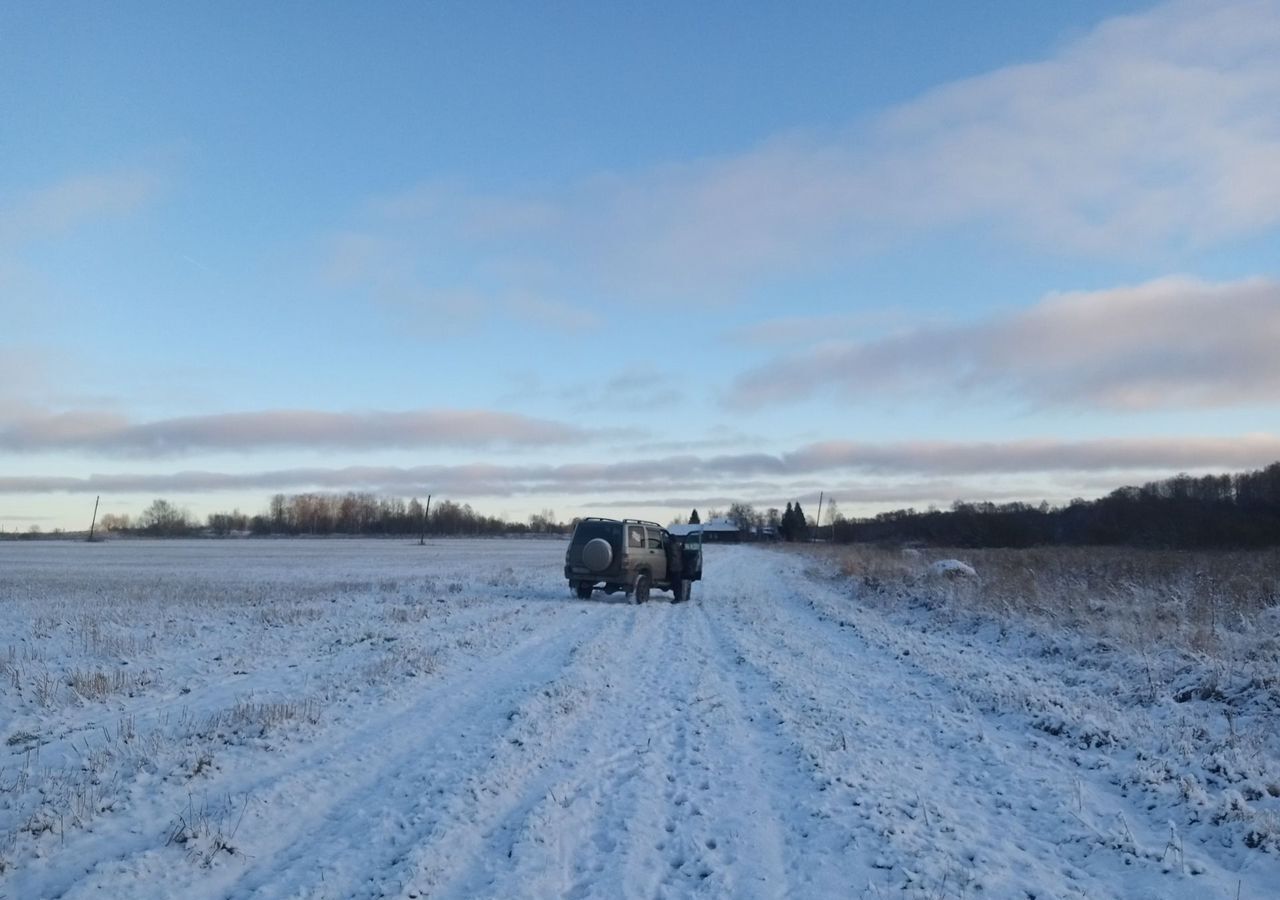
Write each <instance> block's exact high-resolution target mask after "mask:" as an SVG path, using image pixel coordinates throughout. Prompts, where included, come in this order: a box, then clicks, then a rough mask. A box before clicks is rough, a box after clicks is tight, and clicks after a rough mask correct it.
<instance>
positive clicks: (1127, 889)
mask: <svg viewBox="0 0 1280 900" xmlns="http://www.w3.org/2000/svg"><path fill="white" fill-rule="evenodd" d="M563 546H564V545H563V544H562V543H558V542H554V541H548V542H542V541H475V542H471V541H441V542H433V543H431V544H430V545H428V546H427V547H419V546H417V545H416V543H415V542H399V541H383V542H376V541H341V540H331V541H300V540H293V541H278V542H272V541H252V542H251V541H238V542H230V541H229V542H214V541H196V542H178V541H175V542H159V543H148V542H124V541H119V542H110V543H106V544H98V545H85V544H72V543H62V544H55V543H21V544H17V543H15V544H0V869H2V872H0V898H6V900H8V898H11V900H18V898H23V900H26V898H35V897H67V898H79V897H100V896H112V897H139V898H145V897H181V898H187V897H191V898H200V897H208V898H215V897H216V898H222V897H232V898H250V897H252V898H285V897H292V898H313V897H316V898H318V897H332V898H351V897H360V898H363V897H457V898H461V897H477V896H480V897H552V896H555V897H560V896H564V897H573V898H586V897H599V898H614V897H684V896H706V897H726V896H732V897H875V898H878V897H891V896H895V897H896V896H907V897H921V898H946V897H993V898H1038V900H1042V898H1053V897H1061V898H1067V897H1077V898H1079V897H1088V898H1100V897H1137V898H1166V897H1169V898H1213V897H1218V898H1224V900H1229V898H1235V897H1240V898H1263V897H1275V896H1277V894H1278V892H1280V888H1278V887H1277V885H1280V852H1278V848H1277V844H1276V838H1277V828H1276V822H1277V817H1276V813H1277V809H1280V800H1277V799H1276V795H1277V794H1280V782H1278V780H1277V779H1278V778H1280V775H1278V773H1280V766H1277V759H1278V758H1280V751H1278V748H1277V746H1276V740H1277V739H1276V727H1275V725H1276V718H1275V709H1274V708H1272V707H1269V706H1268V704H1267V699H1266V697H1261V698H1259V697H1257V696H1252V697H1251V699H1250V700H1249V702H1247V703H1246V702H1235V703H1233V700H1232V698H1233V696H1234V697H1237V698H1238V696H1239V694H1233V693H1232V690H1231V689H1229V688H1230V687H1231V682H1230V678H1229V677H1226V676H1224V680H1223V681H1221V684H1222V685H1223V689H1222V690H1215V691H1213V692H1206V693H1205V696H1203V697H1200V696H1195V697H1190V698H1188V697H1185V696H1184V697H1182V698H1181V700H1182V702H1177V701H1175V700H1174V699H1172V698H1171V697H1165V696H1163V695H1161V693H1160V692H1159V691H1156V690H1154V689H1152V688H1151V687H1150V686H1149V685H1144V683H1143V679H1142V672H1143V669H1142V665H1143V663H1142V661H1141V660H1140V659H1129V658H1126V657H1124V655H1123V653H1121V652H1120V651H1117V650H1115V649H1114V648H1106V647H1103V646H1101V645H1096V644H1091V643H1090V642H1089V641H1088V640H1087V639H1085V638H1083V637H1078V636H1073V635H1069V634H1064V635H1062V636H1061V637H1060V638H1059V639H1046V638H1044V637H1043V636H1041V637H1036V636H1034V635H1033V634H1031V633H1030V632H1023V631H1020V630H1019V629H1018V627H1017V626H1016V624H1015V623H997V622H992V621H989V620H982V619H976V618H971V619H966V620H963V621H960V620H957V619H955V618H954V617H947V618H946V621H943V619H942V617H941V616H940V613H939V612H938V610H937V608H936V606H933V605H930V604H926V603H920V604H909V603H908V604H903V605H900V606H894V607H886V606H885V605H884V604H883V603H871V602H864V598H860V597H858V596H857V595H856V593H855V591H854V589H853V587H852V583H851V582H849V581H848V580H847V579H844V578H841V577H838V576H836V575H835V574H834V573H833V572H832V571H830V570H827V569H824V568H823V567H822V565H821V564H819V563H816V562H814V561H812V560H809V559H807V558H805V557H803V556H799V555H792V554H786V553H781V552H777V551H770V550H765V549H756V548H749V547H743V548H736V547H726V548H710V549H709V551H708V555H707V561H706V576H707V580H706V582H704V583H703V584H701V585H699V586H698V587H697V588H696V589H695V602H693V603H692V604H689V605H685V606H672V605H669V604H668V603H666V602H665V600H664V598H665V597H666V595H662V594H659V595H657V597H658V598H659V599H657V600H656V601H655V602H652V603H650V604H648V605H645V606H642V607H634V606H629V605H624V604H622V603H617V602H605V599H604V598H603V596H602V595H599V594H597V596H596V599H595V600H593V601H590V602H583V601H578V600H575V599H570V597H569V595H568V589H567V586H566V585H565V583H564V582H563V580H562V578H561V572H560V566H561V564H562V553H563ZM1193 674H1194V673H1193ZM1193 680H1195V679H1193ZM1196 683H1197V684H1201V683H1203V680H1202V679H1201V680H1199V681H1196ZM1246 687H1247V686H1246ZM1242 690H1243V688H1242Z"/></svg>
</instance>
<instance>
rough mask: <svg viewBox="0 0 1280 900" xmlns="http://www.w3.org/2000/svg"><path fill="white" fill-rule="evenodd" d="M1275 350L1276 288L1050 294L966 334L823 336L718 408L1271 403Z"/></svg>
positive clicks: (1252, 284)
mask: <svg viewBox="0 0 1280 900" xmlns="http://www.w3.org/2000/svg"><path fill="white" fill-rule="evenodd" d="M1278 340H1280V282H1277V281H1275V280H1272V279H1268V278H1253V279H1248V280H1244V281H1235V282H1228V283H1224V284H1213V283H1208V282H1205V281H1201V280H1198V279H1194V278H1179V277H1175V278H1162V279H1157V280H1155V281H1150V282H1147V283H1146V284H1141V285H1137V286H1134V287H1122V288H1113V289H1110V290H1102V291H1092V292H1073V293H1064V294H1055V295H1051V296H1049V297H1047V298H1045V299H1044V300H1042V301H1041V302H1040V303H1038V304H1036V305H1034V306H1032V307H1030V308H1028V309H1023V310H1018V311H1015V312H1009V313H1004V314H1001V315H996V316H991V317H988V318H987V319H984V320H982V321H979V322H976V323H972V324H963V323H950V324H932V325H926V326H920V327H916V328H911V329H906V330H903V331H899V332H897V333H893V334H890V335H888V336H885V337H878V338H874V339H870V340H856V339H855V340H843V341H836V340H827V341H824V342H822V343H819V344H817V345H816V347H814V348H812V349H809V350H806V351H805V352H803V353H796V354H788V355H784V356H782V357H779V358H777V359H775V360H774V361H772V362H770V363H767V364H766V365H763V366H760V367H757V368H756V369H754V370H751V371H748V372H746V373H744V374H743V375H741V376H739V377H738V378H737V379H736V380H735V381H734V383H733V385H732V386H731V388H730V391H729V394H728V396H727V402H728V404H729V406H730V407H734V408H748V409H749V408H756V407H762V406H768V405H773V404H778V403H784V402H793V401H794V400H795V399H796V398H798V397H808V396H812V395H813V394H815V393H818V392H822V391H835V392H837V393H841V394H844V395H846V396H848V395H852V394H854V393H855V392H861V393H864V394H865V392H866V391H867V390H875V391H879V392H884V393H887V394H889V395H892V396H895V397H896V396H903V395H913V394H915V395H919V394H924V393H928V394H934V395H941V396H947V395H950V394H963V395H965V396H967V397H970V398H972V397H975V396H976V397H985V398H988V399H990V398H993V397H994V398H1006V397H1007V398H1012V399H1013V400H1014V401H1015V402H1017V403H1020V404H1023V405H1025V406H1028V407H1031V408H1048V407H1066V408H1076V409H1091V410H1108V411H1114V412H1134V411H1143V410H1158V409H1187V408H1190V409H1196V408H1221V407H1230V406H1245V405H1249V404H1255V403H1256V404H1265V405H1272V404H1274V403H1275V402H1276V400H1277V398H1280V353H1277V352H1276V346H1277V341H1278Z"/></svg>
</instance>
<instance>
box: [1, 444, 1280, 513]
mask: <svg viewBox="0 0 1280 900" xmlns="http://www.w3.org/2000/svg"><path fill="white" fill-rule="evenodd" d="M1276 460H1280V436H1277V435H1271V434H1253V435H1242V436H1238V437H1232V438H1203V437H1187V438H1140V439H1116V440H1089V441H1061V440H1024V441H1008V442H948V441H917V442H886V443H860V442H851V441H828V442H822V443H815V444H809V445H806V446H803V447H800V448H798V449H796V450H794V451H791V452H788V453H782V454H768V453H741V454H725V455H716V456H696V455H677V456H666V457H654V458H648V459H634V460H626V461H622V462H617V463H565V464H559V465H546V464H538V465H496V464H487V463H485V464H470V465H426V466H411V467H398V466H347V467H338V468H327V467H312V468H292V469H278V470H271V471H260V472H206V471H185V472H174V473H166V474H146V473H143V474H138V473H120V474H94V475H90V476H88V477H84V478H76V477H62V476H9V477H0V494H30V493H53V492H64V493H108V494H109V493H148V492H151V493H164V492H207V491H230V490H245V489H258V490H264V491H272V492H287V491H300V490H331V491H332V490H339V491H341V490H371V491H376V492H395V491H400V492H417V493H421V494H424V495H425V494H427V493H434V494H437V495H449V496H456V497H461V498H492V497H514V496H522V495H528V496H537V495H546V494H566V495H568V494H573V495H584V496H585V495H594V494H607V495H615V494H628V493H654V492H659V491H660V492H662V494H663V495H667V496H670V495H672V494H673V493H674V492H681V493H684V492H694V493H697V494H711V495H713V496H730V495H732V494H739V495H742V496H744V497H745V496H756V495H760V494H762V493H768V494H777V495H782V496H785V495H786V494H787V492H788V491H789V490H793V489H796V488H801V487H803V488H806V489H808V488H812V489H813V490H815V491H816V490H817V489H818V488H819V487H820V486H822V485H824V484H828V483H830V484H829V485H828V486H830V487H833V488H834V487H836V486H837V481H838V479H839V478H844V477H849V476H854V475H861V476H875V477H878V478H885V477H895V478H903V477H909V478H917V479H923V480H924V483H927V484H930V485H931V486H930V487H929V490H937V489H940V488H941V486H945V485H952V486H957V485H959V483H958V482H955V481H952V480H950V479H955V478H963V477H970V476H984V477H996V476H999V477H1006V476H1010V475H1044V474H1046V473H1049V474H1076V475H1079V474H1090V473H1092V474H1097V473H1108V472H1114V473H1124V474H1125V475H1126V476H1128V475H1129V474H1130V473H1132V472H1149V473H1160V474H1162V475H1172V474H1175V473H1176V472H1178V471H1184V470H1206V469H1208V470H1220V469H1228V470H1240V469H1250V468H1258V467H1261V466H1264V465H1267V464H1269V463H1271V462H1274V461H1276ZM819 479H821V480H819ZM907 484H910V482H908V483H907ZM846 485H847V483H846ZM920 487H921V484H920V482H919V481H917V482H915V483H914V487H910V488H908V487H904V486H903V484H902V483H900V484H899V485H898V486H897V487H896V488H892V487H890V488H886V486H885V485H883V484H881V485H879V486H877V485H875V484H872V483H863V484H862V485H861V487H860V488H858V493H859V494H860V495H862V496H865V497H866V498H867V499H868V500H872V499H882V500H889V499H892V498H895V497H898V496H899V495H900V494H901V493H902V492H904V491H907V492H909V493H913V494H919V493H920ZM956 489H957V490H959V487H956ZM850 490H853V488H850ZM894 491H897V492H898V493H894ZM964 492H965V493H967V494H968V495H969V496H977V494H975V492H974V489H973V486H972V485H969V486H968V487H967V488H966V490H965V491H964ZM980 493H981V495H982V496H984V497H986V496H992V495H993V494H992V492H991V491H982V492H980ZM1005 494H1006V496H1008V494H1007V491H1005Z"/></svg>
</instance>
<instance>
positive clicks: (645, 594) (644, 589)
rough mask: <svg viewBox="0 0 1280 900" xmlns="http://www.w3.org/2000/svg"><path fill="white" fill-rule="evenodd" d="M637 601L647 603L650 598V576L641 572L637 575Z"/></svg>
mask: <svg viewBox="0 0 1280 900" xmlns="http://www.w3.org/2000/svg"><path fill="white" fill-rule="evenodd" d="M635 596H636V603H645V602H647V601H648V600H649V576H648V575H644V574H640V575H637V576H636V586H635Z"/></svg>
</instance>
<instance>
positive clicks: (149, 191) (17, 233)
mask: <svg viewBox="0 0 1280 900" xmlns="http://www.w3.org/2000/svg"><path fill="white" fill-rule="evenodd" d="M162 186H163V179H161V178H160V177H159V176H158V175H156V174H155V173H152V172H147V171H143V170H124V171H116V172H105V173H96V174H92V175H78V176H74V177H69V178H66V179H64V180H63V181H60V182H58V183H56V184H53V185H49V186H47V187H44V188H41V189H40V190H37V191H33V192H32V193H30V194H28V195H26V196H25V197H23V198H22V199H21V200H19V201H18V202H17V203H16V204H15V205H14V206H12V207H10V208H8V209H0V246H3V245H12V244H17V243H25V242H27V241H30V240H34V239H41V238H47V237H56V236H58V235H61V234H65V233H66V232H68V231H71V230H73V229H75V228H77V227H79V226H81V225H83V224H85V223H87V222H91V221H94V220H98V219H104V218H116V217H120V216H126V215H129V214H130V213H133V212H134V211H136V210H137V209H139V208H140V207H142V206H143V205H144V204H146V203H147V202H149V201H150V200H152V199H153V198H154V197H155V196H156V194H157V193H158V192H159V191H160V189H161V187H162Z"/></svg>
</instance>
